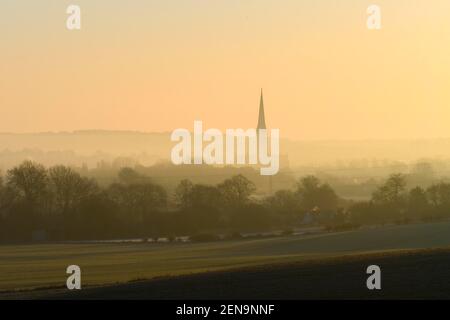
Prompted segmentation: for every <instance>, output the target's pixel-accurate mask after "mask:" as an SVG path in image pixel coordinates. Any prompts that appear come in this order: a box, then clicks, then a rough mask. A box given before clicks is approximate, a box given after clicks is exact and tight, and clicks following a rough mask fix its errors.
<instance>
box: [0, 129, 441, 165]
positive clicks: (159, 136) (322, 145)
mask: <svg viewBox="0 0 450 320" xmlns="http://www.w3.org/2000/svg"><path fill="white" fill-rule="evenodd" d="M173 145H174V143H173V142H171V141H170V133H169V132H162V133H152V132H137V131H105V130H85V131H73V132H41V133H0V166H2V167H4V166H5V161H6V160H5V159H7V158H8V157H9V158H11V157H12V158H17V157H24V158H27V157H31V158H33V157H36V156H37V155H38V156H37V157H38V158H45V157H46V156H48V155H49V154H53V155H54V156H55V153H58V152H59V153H60V156H61V158H62V161H67V160H69V162H70V161H72V162H73V161H75V159H76V157H77V156H80V157H95V159H96V161H97V160H98V159H101V158H102V157H104V158H114V157H119V156H125V157H135V158H136V157H141V158H142V159H144V162H145V163H144V164H150V163H154V162H157V161H159V160H163V161H164V160H165V161H168V160H169V159H170V158H169V157H170V150H171V147H172V146H173ZM33 153H34V155H33ZM281 154H282V155H283V156H284V157H283V159H284V160H283V161H285V164H287V163H289V165H290V166H291V167H295V166H300V165H329V164H331V165H336V164H337V163H339V162H340V161H343V162H347V163H349V162H351V161H356V160H358V161H359V162H360V163H361V162H362V163H368V165H373V164H374V163H376V162H379V161H383V160H384V159H388V160H391V161H407V162H408V161H415V160H417V159H421V158H441V159H442V158H444V159H446V158H450V139H447V138H446V139H434V140H432V139H423V140H361V141H356V140H355V141H339V140H336V141H295V140H290V139H282V141H281ZM5 157H6V158H5ZM56 158H57V157H56ZM66 158H67V159H66ZM14 161H15V160H14ZM55 161H56V160H55ZM6 162H8V164H9V163H10V162H11V161H6ZM80 164H81V163H80Z"/></svg>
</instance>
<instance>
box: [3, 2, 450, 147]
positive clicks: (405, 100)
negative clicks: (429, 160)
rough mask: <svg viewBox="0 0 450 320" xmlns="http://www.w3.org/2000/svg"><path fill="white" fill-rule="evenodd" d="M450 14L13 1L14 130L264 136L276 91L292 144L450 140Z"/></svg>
mask: <svg viewBox="0 0 450 320" xmlns="http://www.w3.org/2000/svg"><path fill="white" fill-rule="evenodd" d="M374 3H375V4H377V5H379V6H380V9H381V24H382V28H381V30H369V29H368V28H367V26H366V20H367V17H368V15H367V12H366V10H367V7H368V6H369V5H371V4H374ZM70 4H76V5H79V6H80V8H81V30H73V31H69V30H67V28H66V19H67V17H68V14H66V8H67V6H68V5H70ZM449 14H450V1H448V0H433V1H428V0H396V1H392V0H378V1H376V2H375V1H366V0H303V1H300V0H277V1H275V0H240V1H237V0H226V1H225V0H222V1H219V0H164V1H163V0H158V1H156V0H155V1H154V0H129V1H121V0H71V1H66V0H40V1H34V0H2V1H1V2H0V39H1V41H0V132H41V131H72V130H85V129H105V130H137V131H150V132H160V131H164V132H166V131H172V130H174V129H176V128H188V129H192V128H193V122H194V120H202V121H203V126H204V128H205V129H206V128H219V129H221V130H225V129H226V128H254V127H255V126H256V122H257V118H258V114H257V112H258V107H259V93H260V89H261V88H263V90H264V102H265V113H266V122H267V126H268V127H269V128H278V129H280V134H281V136H282V137H285V138H291V139H300V140H321V139H327V140H329V139H333V140H335V139H337V140H353V139H358V140H360V139H397V138H412V139H416V138H446V137H450V125H449V124H450V108H449V106H450V90H449V89H450V41H449V40H450V19H448V17H449Z"/></svg>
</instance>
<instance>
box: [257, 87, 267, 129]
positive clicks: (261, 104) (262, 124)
mask: <svg viewBox="0 0 450 320" xmlns="http://www.w3.org/2000/svg"><path fill="white" fill-rule="evenodd" d="M256 129H257V130H259V129H266V117H265V116H264V100H263V92H262V89H261V98H260V99H259V116H258V126H257V127H256Z"/></svg>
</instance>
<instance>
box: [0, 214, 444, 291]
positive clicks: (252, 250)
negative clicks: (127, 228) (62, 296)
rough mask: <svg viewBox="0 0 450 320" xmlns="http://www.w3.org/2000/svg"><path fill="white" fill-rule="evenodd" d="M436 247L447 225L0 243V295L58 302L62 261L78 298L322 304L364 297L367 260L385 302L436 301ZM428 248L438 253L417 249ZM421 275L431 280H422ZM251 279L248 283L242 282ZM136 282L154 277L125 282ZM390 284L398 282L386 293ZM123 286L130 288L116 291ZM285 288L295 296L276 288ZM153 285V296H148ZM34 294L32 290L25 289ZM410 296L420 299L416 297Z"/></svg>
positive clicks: (439, 262)
mask: <svg viewBox="0 0 450 320" xmlns="http://www.w3.org/2000/svg"><path fill="white" fill-rule="evenodd" d="M445 247H450V222H443V223H433V224H416V225H404V226H389V227H383V228H374V229H365V230H358V231H351V232H341V233H332V234H321V235H310V236H290V237H277V238H269V239H254V240H240V241H227V242H214V243H204V244H138V243H135V244H45V245H14V246H9V245H4V246H0V290H1V291H3V293H2V294H0V298H1V297H4V298H8V297H42V296H44V297H45V296H52V295H58V292H59V291H60V290H59V289H58V288H62V287H63V286H64V285H65V281H66V276H67V275H66V273H65V270H66V267H67V266H68V265H71V264H76V265H79V266H80V267H81V269H82V285H83V288H84V290H81V292H80V293H79V294H84V295H86V296H85V297H89V298H93V297H105V298H109V297H113V298H117V297H120V296H121V295H122V294H125V297H134V298H137V297H142V298H174V297H177V298H195V297H204V296H203V295H206V294H207V293H208V290H210V291H211V290H212V291H211V292H209V294H208V296H209V297H217V298H224V297H236V294H238V293H239V294H240V295H244V296H238V297H240V298H258V297H260V298H296V297H297V298H300V297H303V298H310V297H312V298H314V297H328V295H331V293H332V292H333V290H331V288H341V289H339V290H338V291H337V293H339V295H338V296H336V294H337V293H336V294H335V295H334V296H333V295H331V296H330V297H345V298H348V297H360V296H361V295H363V294H366V295H367V292H368V290H367V289H365V287H364V285H365V281H364V279H365V278H366V277H367V275H366V274H365V266H367V265H368V264H372V263H375V264H377V263H379V264H380V265H381V266H382V270H384V269H383V268H385V269H386V273H387V274H384V276H386V277H388V278H389V277H390V279H391V281H390V284H391V291H389V292H391V294H392V295H393V296H395V297H399V295H400V297H402V296H401V294H400V293H396V294H394V293H395V290H394V289H395V288H397V289H400V288H404V289H405V284H404V282H405V281H406V282H407V283H408V281H409V280H408V279H410V280H411V284H414V281H415V283H416V285H422V286H423V287H424V288H429V290H431V288H432V283H435V285H436V286H437V287H436V288H437V289H436V290H432V292H429V293H428V295H426V297H430V296H431V297H435V296H434V295H435V294H439V296H438V297H445V296H448V295H449V293H448V292H450V291H447V287H440V286H442V284H443V283H445V282H446V281H447V280H449V278H446V272H444V271H445V270H447V269H449V268H448V267H449V266H450V258H448V257H449V256H450V255H449V252H450V250H449V249H446V248H445ZM429 248H444V249H441V250H422V249H429ZM423 268H424V269H423ZM427 268H428V269H427ZM425 269H426V270H428V271H429V273H430V274H429V277H432V278H430V279H428V278H423V277H424V276H426V275H424V272H425V271H424V270H425ZM183 275H184V276H183ZM289 275H290V276H289ZM418 275H420V277H418ZM175 276H176V277H175ZM158 277H159V279H154V278H158ZM166 277H167V278H166ZM252 277H254V279H253V281H252V282H251V283H252V284H253V285H248V284H247V283H246V281H250V280H251V279H252ZM355 277H356V278H355ZM145 279H154V280H150V281H139V282H134V281H136V280H145ZM258 279H259V280H258ZM333 279H334V280H333ZM352 279H353V280H352ZM356 279H358V280H356ZM401 279H403V280H401ZM414 279H415V280H414ZM417 280H419V282H417ZM420 280H422V282H420ZM195 281H197V282H195ZM299 281H300V282H299ZM396 281H397V282H398V281H400V282H401V281H403V282H402V283H398V285H397V286H396V287H395V288H393V287H392V284H394V283H396ZM126 282H132V283H127V284H125V285H117V284H118V283H126ZM449 282H450V281H449ZM202 283H208V284H209V285H210V284H212V283H217V287H216V288H211V287H208V288H209V289H208V288H205V289H204V291H201V290H200V291H199V290H194V291H193V290H192V288H197V287H198V286H201V284H202ZM220 283H222V285H220ZM249 283H250V282H249ZM275 283H277V284H278V285H274V284H275ZM283 283H285V284H284V285H282V284H283ZM114 284H115V285H114ZM183 284H184V285H183ZM254 284H259V286H258V285H256V286H255V285H254ZM289 284H291V285H292V286H294V285H295V288H303V289H301V290H300V289H298V290H293V289H292V290H288V291H286V290H281V289H283V288H288V287H289ZM319 284H321V285H319ZM326 284H327V285H328V287H329V290H326ZM103 285H112V286H103ZM353 285H354V286H356V287H354V288H353V289H352V286H353ZM90 286H93V287H95V286H103V287H101V288H92V289H89V288H88V287H90ZM142 286H143V287H142ZM155 286H156V288H159V289H158V290H150V289H149V288H155ZM158 286H159V287H158ZM349 286H350V287H349ZM386 287H387V288H389V283H388V284H386ZM35 288H41V290H35V291H27V290H28V289H35ZM45 288H47V289H45ZM139 288H141V289H139ZM171 288H172V289H171ZM227 288H228V290H227ZM308 288H309V289H308ZM313 288H316V290H313ZM345 288H347V289H345ZM406 288H408V287H406ZM449 288H450V286H449ZM219 289H220V290H219ZM242 289H244V290H242ZM363 289H364V290H363ZM18 290H20V291H23V290H25V291H23V292H20V293H17V291H18ZM96 290H97V291H96ZM98 290H100V291H98ZM252 290H253V291H252ZM280 290H281V291H280ZM359 290H362V291H361V293H358V292H359ZM392 290H394V291H392ZM418 290H419V289H418ZM14 291H15V292H14ZM407 291H408V290H406V291H405V292H407ZM63 292H64V293H65V290H63ZM114 292H116V295H114ZM126 292H128V293H127V294H126ZM246 292H247V296H245V293H246ZM327 292H328V295H327ZM144 293H145V294H144ZM214 293H215V294H214ZM306 293H308V294H309V295H307V294H306ZM76 294H78V293H75V295H76ZM105 294H106V295H105ZM183 294H184V296H183ZM356 294H357V295H356ZM416 294H418V295H417V297H422V296H421V295H420V291H419V292H416ZM424 294H425V293H424ZM180 295H182V296H180ZM355 295H356V296H355ZM386 297H388V296H386ZM408 297H411V296H408ZM413 297H416V296H413Z"/></svg>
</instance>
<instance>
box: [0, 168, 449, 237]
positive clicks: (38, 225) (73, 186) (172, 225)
mask: <svg viewBox="0 0 450 320" xmlns="http://www.w3.org/2000/svg"><path fill="white" fill-rule="evenodd" d="M255 191H256V187H255V185H254V184H253V182H251V181H250V180H248V179H247V178H246V177H244V176H242V175H236V176H233V177H231V178H229V179H226V180H224V181H223V182H221V183H219V184H217V185H206V184H194V183H192V182H191V181H189V180H182V181H181V182H180V183H179V184H178V186H177V187H176V189H175V191H174V192H171V193H168V192H167V191H166V190H165V189H164V188H163V187H161V186H160V185H158V184H155V183H153V182H152V180H151V179H150V178H149V177H147V176H144V175H142V174H139V173H137V172H136V171H135V170H133V169H131V168H124V169H122V170H121V171H120V172H119V174H118V177H117V178H116V182H114V183H112V184H110V185H108V186H106V187H100V186H99V185H98V183H97V182H96V181H95V180H93V179H89V178H86V177H83V176H81V175H80V174H79V173H77V172H76V171H74V170H73V169H71V168H69V167H65V166H55V167H51V168H48V169H47V168H45V167H43V166H42V165H40V164H37V163H33V162H31V161H25V162H23V163H22V164H21V165H19V166H17V167H15V168H13V169H11V170H9V171H8V172H7V173H6V175H5V176H4V177H3V178H0V241H29V240H30V239H32V237H33V235H35V234H36V232H37V231H39V230H41V231H40V233H41V234H42V233H44V234H45V237H46V238H47V239H49V240H77V239H105V238H129V237H160V236H170V235H173V236H176V235H188V234H195V233H200V232H229V233H232V232H235V231H238V232H241V231H262V230H269V229H275V228H276V229H280V228H291V227H293V226H297V225H300V224H302V223H303V222H304V217H305V216H306V215H308V216H310V217H312V221H313V222H314V223H318V224H322V225H345V224H350V225H359V224H383V223H388V222H396V221H403V222H407V221H408V220H432V219H439V218H445V217H447V216H450V184H447V183H438V184H434V185H431V186H429V187H428V188H426V189H424V188H422V187H415V188H413V189H411V190H407V188H406V177H405V176H404V175H401V174H395V175H392V176H390V177H389V178H388V179H387V181H386V182H385V183H384V184H382V185H381V186H379V187H378V188H377V190H376V191H375V192H374V193H373V196H372V198H371V199H370V200H369V201H365V202H356V203H354V202H350V201H345V200H343V199H340V198H339V197H338V196H337V195H336V193H335V192H334V190H333V189H332V188H331V187H330V186H329V185H328V184H326V183H321V182H320V181H319V180H318V179H317V178H316V177H314V176H307V177H304V178H302V179H300V180H298V181H297V184H296V186H295V188H293V189H292V190H279V191H277V192H276V193H275V194H273V195H271V196H267V197H258V196H256V195H255Z"/></svg>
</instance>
